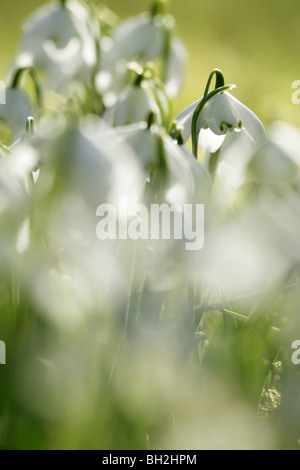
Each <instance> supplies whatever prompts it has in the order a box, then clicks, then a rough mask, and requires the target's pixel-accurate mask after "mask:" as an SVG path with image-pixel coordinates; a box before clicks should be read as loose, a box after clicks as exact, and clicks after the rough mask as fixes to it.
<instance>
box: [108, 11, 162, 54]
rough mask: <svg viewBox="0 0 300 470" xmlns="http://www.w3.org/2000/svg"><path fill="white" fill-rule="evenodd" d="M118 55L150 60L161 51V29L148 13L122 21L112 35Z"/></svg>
mask: <svg viewBox="0 0 300 470" xmlns="http://www.w3.org/2000/svg"><path fill="white" fill-rule="evenodd" d="M113 40H114V49H115V50H116V51H117V55H118V56H119V57H124V58H127V59H134V58H136V59H139V60H141V61H152V60H154V59H156V58H157V57H158V56H159V55H161V53H162V51H163V44H164V35H163V30H162V28H160V27H159V26H158V25H157V24H156V23H155V22H154V21H153V20H152V18H151V16H150V15H149V14H147V13H146V14H145V13H143V14H141V15H138V16H135V17H133V18H129V19H128V20H126V21H124V22H123V23H122V24H121V25H120V26H119V27H118V28H117V30H116V32H115V35H114V37H113Z"/></svg>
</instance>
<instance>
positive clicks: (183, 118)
mask: <svg viewBox="0 0 300 470" xmlns="http://www.w3.org/2000/svg"><path fill="white" fill-rule="evenodd" d="M201 100H202V98H200V100H197V101H195V103H192V104H190V106H188V107H187V108H185V109H184V110H183V111H181V113H180V114H178V116H177V118H176V119H175V121H176V122H177V127H179V128H181V129H182V137H183V142H184V143H185V142H186V141H187V140H188V139H189V137H190V136H191V133H192V121H193V115H194V112H195V110H196V108H197V106H198V104H199V103H200V101H201Z"/></svg>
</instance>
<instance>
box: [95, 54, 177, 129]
mask: <svg viewBox="0 0 300 470" xmlns="http://www.w3.org/2000/svg"><path fill="white" fill-rule="evenodd" d="M129 66H130V69H131V70H132V71H133V72H134V73H135V74H136V79H135V82H134V83H133V84H132V85H129V86H127V87H126V88H125V89H124V90H123V92H122V93H121V94H120V96H119V97H118V100H117V102H116V103H115V104H114V105H113V106H112V107H110V108H108V109H107V110H106V112H105V113H104V114H103V119H104V120H105V121H106V122H107V123H108V124H110V125H111V126H114V127H115V126H123V125H127V124H132V123H134V122H147V121H148V119H149V115H150V116H151V122H152V123H156V124H158V125H159V126H165V127H166V128H167V127H168V126H169V122H170V117H171V107H170V102H169V99H168V97H167V95H166V93H165V90H164V86H163V84H162V83H161V82H160V81H159V80H158V79H157V78H155V75H154V73H153V71H152V70H151V69H150V68H149V67H145V68H142V67H141V66H139V65H138V64H136V63H130V65H129Z"/></svg>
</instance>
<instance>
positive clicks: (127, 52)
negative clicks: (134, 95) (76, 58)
mask: <svg viewBox="0 0 300 470" xmlns="http://www.w3.org/2000/svg"><path fill="white" fill-rule="evenodd" d="M153 5H154V6H153V8H152V11H151V12H149V13H143V14H141V15H138V16H135V17H133V18H130V19H128V20H126V21H124V22H122V23H121V24H120V26H119V27H117V28H116V30H115V32H114V34H113V35H112V40H111V41H107V40H105V41H104V42H103V47H102V51H101V70H100V72H99V75H98V79H97V82H98V87H99V92H102V93H104V95H105V94H107V93H108V94H109V99H110V100H113V99H115V100H116V95H117V94H118V92H120V90H121V89H122V88H123V87H124V84H126V80H127V74H126V64H127V62H129V61H137V62H139V63H142V64H146V63H148V62H159V63H160V64H159V68H160V69H161V74H160V78H161V80H162V81H163V82H164V84H165V86H166V92H167V94H168V96H169V97H170V98H174V97H175V96H177V94H178V93H179V91H180V88H181V86H182V83H183V80H184V70H185V65H186V50H185V47H184V45H183V43H182V41H181V40H180V39H179V38H178V36H177V35H176V33H175V20H174V19H173V17H172V16H170V15H167V14H166V13H165V7H166V2H162V0H156V1H155V2H154V4H153ZM118 86H119V89H118ZM105 99H106V98H105V96H104V100H105ZM111 103H112V104H113V101H111Z"/></svg>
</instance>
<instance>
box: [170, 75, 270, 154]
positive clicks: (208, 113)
mask: <svg viewBox="0 0 300 470" xmlns="http://www.w3.org/2000/svg"><path fill="white" fill-rule="evenodd" d="M214 75H216V88H215V90H214V91H212V92H210V93H209V87H210V84H211V80H212V78H213V76H214ZM233 88H235V85H228V86H225V84H224V77H223V74H222V72H220V71H219V70H214V71H213V72H212V73H211V75H210V77H209V80H208V82H207V86H206V89H205V93H204V96H203V97H202V98H201V99H200V100H198V101H196V102H195V103H193V104H191V105H190V106H188V107H187V108H186V109H184V110H183V111H182V112H181V113H180V114H179V115H178V116H177V118H176V119H175V123H174V126H173V129H172V132H173V133H174V132H175V131H179V133H180V134H181V139H182V141H183V143H185V142H186V141H187V140H188V138H189V137H190V136H192V139H193V151H194V154H195V156H196V155H197V147H198V146H199V147H200V148H201V149H202V150H203V151H204V152H209V153H214V152H216V151H217V150H218V149H219V148H220V147H221V145H222V143H223V141H224V139H225V137H226V134H227V133H228V132H239V131H244V132H246V133H247V135H248V136H249V137H250V138H251V139H252V140H253V141H255V142H257V143H260V142H262V141H263V140H264V138H265V135H266V134H265V130H264V127H263V125H262V123H261V121H260V120H259V119H258V117H257V116H256V115H255V114H254V113H253V112H252V111H251V110H250V109H249V108H247V107H246V106H245V105H244V104H242V103H241V102H240V101H239V100H237V99H236V98H234V96H232V95H231V94H230V93H229V92H228V91H227V90H231V89H233Z"/></svg>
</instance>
